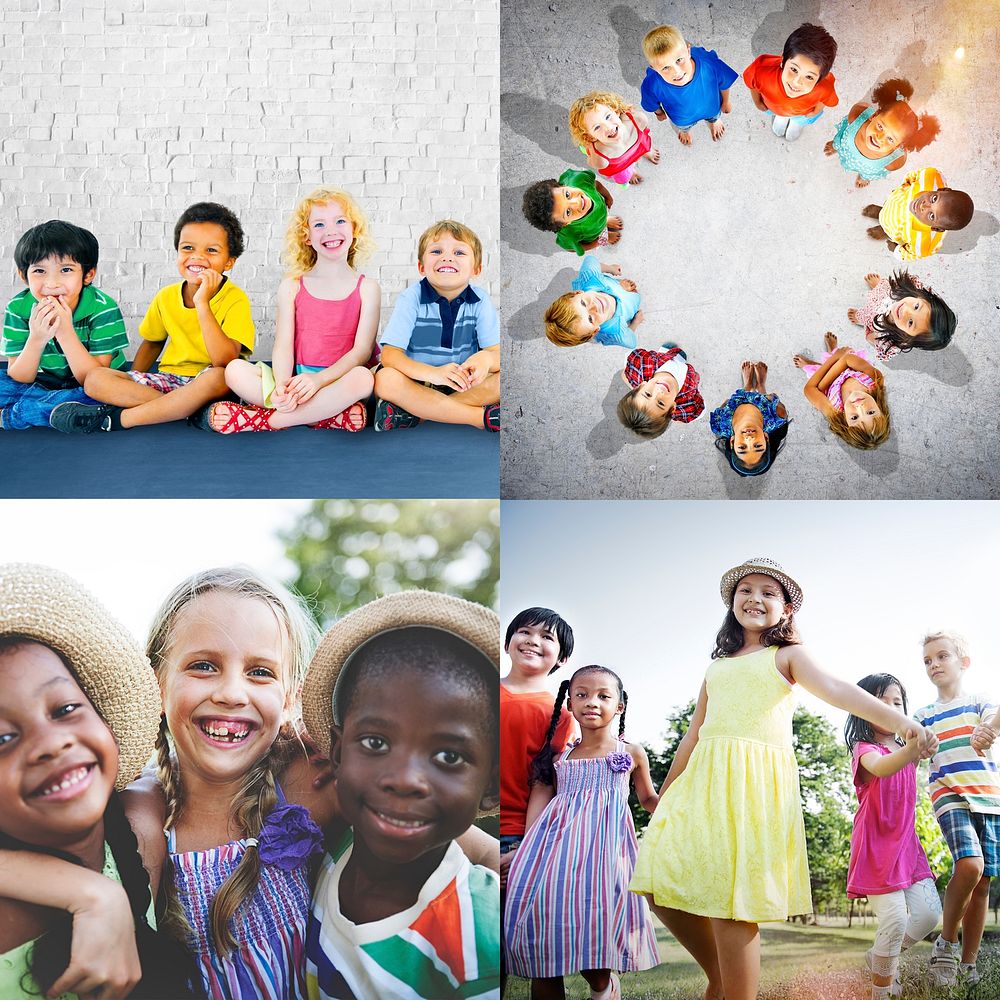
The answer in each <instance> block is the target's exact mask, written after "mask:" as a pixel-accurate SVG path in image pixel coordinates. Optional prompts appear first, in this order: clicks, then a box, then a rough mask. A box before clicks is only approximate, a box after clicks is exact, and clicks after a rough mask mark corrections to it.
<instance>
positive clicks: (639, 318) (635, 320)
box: [628, 309, 646, 330]
mask: <svg viewBox="0 0 1000 1000" xmlns="http://www.w3.org/2000/svg"><path fill="white" fill-rule="evenodd" d="M645 318H646V317H645V316H644V315H643V312H642V310H641V309H640V310H639V311H638V312H637V313H636V314H635V315H634V316H633V317H632V320H631V322H630V323H629V325H628V326H629V329H630V330H634V329H635V328H636V327H637V326H642V323H643V321H644V320H645Z"/></svg>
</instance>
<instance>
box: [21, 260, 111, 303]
mask: <svg viewBox="0 0 1000 1000" xmlns="http://www.w3.org/2000/svg"><path fill="white" fill-rule="evenodd" d="M95 273H96V268H91V269H90V270H89V271H87V272H86V273H84V270H83V267H82V265H81V264H80V263H79V261H75V260H73V258H72V257H54V256H53V257H46V258H45V259H44V260H39V261H36V262H35V263H34V264H31V265H30V266H29V267H28V270H27V273H26V274H21V280H22V281H24V282H25V283H26V284H27V286H28V291H29V292H31V294H32V295H34V297H35V298H36V299H38V300H39V301H41V300H42V299H44V298H46V297H49V296H51V297H52V298H61V299H62V300H63V301H64V302H65V303H66V307H67V308H68V309H69V311H70V312H72V311H73V310H74V309H76V307H77V306H78V305H79V303H80V295H81V294H82V292H83V288H84V286H85V285H89V284H90V283H91V282H92V281H93V280H94V274H95Z"/></svg>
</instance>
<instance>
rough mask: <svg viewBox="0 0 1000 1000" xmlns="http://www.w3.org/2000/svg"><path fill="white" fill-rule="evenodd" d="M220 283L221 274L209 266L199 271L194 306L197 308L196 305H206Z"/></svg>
mask: <svg viewBox="0 0 1000 1000" xmlns="http://www.w3.org/2000/svg"><path fill="white" fill-rule="evenodd" d="M221 284H222V275H221V274H219V272H218V271H213V270H212V269H211V268H205V270H204V271H202V272H201V278H200V279H199V281H198V291H196V292H195V293H194V305H195V308H196V309H197V308H198V306H207V305H208V303H209V301H211V298H212V296H213V295H214V294H215V293H216V292H217V291H218V290H219V286H220V285H221Z"/></svg>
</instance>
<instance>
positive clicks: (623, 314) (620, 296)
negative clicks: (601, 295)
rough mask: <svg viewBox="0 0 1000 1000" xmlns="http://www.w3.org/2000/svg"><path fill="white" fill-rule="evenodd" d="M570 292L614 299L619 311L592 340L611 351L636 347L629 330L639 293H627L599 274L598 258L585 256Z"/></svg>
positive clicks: (607, 276)
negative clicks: (605, 293) (590, 293)
mask: <svg viewBox="0 0 1000 1000" xmlns="http://www.w3.org/2000/svg"><path fill="white" fill-rule="evenodd" d="M573 288H574V289H575V290H576V291H578V292H607V293H608V294H609V295H613V296H614V297H615V301H616V302H617V303H618V307H617V308H616V309H615V312H614V315H613V316H612V317H611V318H610V319H607V320H605V321H604V322H603V323H602V324H601V326H600V328H599V329H598V331H597V333H596V334H594V340H596V341H597V343H599V344H608V345H610V346H612V347H629V348H632V347H636V346H638V345H637V341H636V337H635V331H634V330H632V329H631V328H630V327H629V323H630V322H631V321H632V318H633V317H634V316H635V314H636V313H637V312H638V311H639V304H640V302H641V300H640V298H639V293H638V292H627V291H625V289H624V288H622V285H621V282H620V281H619V280H618V279H617V278H612V277H611V276H610V275H608V274H602V273H601V265H600V264H598V263H597V258H596V257H593V256H591V255H590V254H587V255H586V256H585V257H584V258H583V263H582V264H581V265H580V273H579V274H578V275H577V276H576V277H575V278H574V279H573Z"/></svg>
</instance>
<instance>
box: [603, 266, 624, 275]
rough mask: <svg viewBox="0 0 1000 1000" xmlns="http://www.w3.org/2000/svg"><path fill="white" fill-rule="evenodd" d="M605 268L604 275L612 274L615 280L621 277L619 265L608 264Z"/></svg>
mask: <svg viewBox="0 0 1000 1000" xmlns="http://www.w3.org/2000/svg"><path fill="white" fill-rule="evenodd" d="M606 267H607V269H606V270H605V272H604V273H605V274H613V275H614V276H615V277H616V278H620V277H621V276H622V266H621V264H608V265H606Z"/></svg>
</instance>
